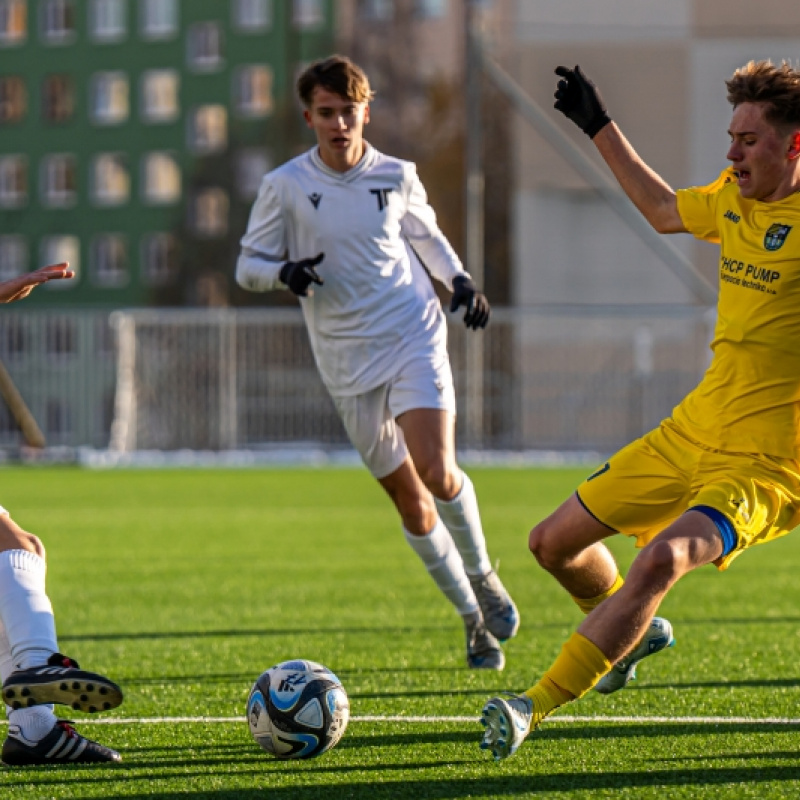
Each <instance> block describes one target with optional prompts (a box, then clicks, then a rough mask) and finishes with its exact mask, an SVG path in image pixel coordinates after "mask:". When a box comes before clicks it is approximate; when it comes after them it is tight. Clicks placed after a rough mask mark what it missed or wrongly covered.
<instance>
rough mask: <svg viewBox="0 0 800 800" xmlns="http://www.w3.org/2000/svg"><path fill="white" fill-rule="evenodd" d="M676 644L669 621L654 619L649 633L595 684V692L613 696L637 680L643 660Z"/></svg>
mask: <svg viewBox="0 0 800 800" xmlns="http://www.w3.org/2000/svg"><path fill="white" fill-rule="evenodd" d="M674 644H675V637H674V636H673V635H672V625H671V624H670V622H669V620H666V619H664V618H663V617H653V620H652V622H651V623H650V627H649V628H648V629H647V633H645V635H644V636H643V637H642V639H641V641H640V642H639V644H637V645H636V647H634V648H633V650H631V652H630V653H629V654H628V655H627V656H625V658H622V659H620V660H619V661H618V662H617V663H616V664H614V666H613V667H611V669H610V670H609V672H607V673H606V674H605V675H603V677H602V678H600V680H599V681H598V682H597V684H595V687H594V690H595V691H596V692H600V694H612V693H613V692H616V691H619V690H620V689H624V688H625V687H626V686H627V685H628V683H630V682H631V681H634V680H636V665H637V664H638V663H639V662H640V661H641V660H642V659H643V658H647V656H652V655H654V654H655V653H660V652H661V651H662V650H664V649H666V648H667V647H672V646H673V645H674Z"/></svg>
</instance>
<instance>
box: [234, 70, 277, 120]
mask: <svg viewBox="0 0 800 800" xmlns="http://www.w3.org/2000/svg"><path fill="white" fill-rule="evenodd" d="M234 97H235V98H236V99H235V102H236V111H237V113H238V114H239V115H240V116H242V117H266V116H267V114H269V113H270V112H271V111H272V70H271V69H270V68H269V67H268V66H266V65H263V64H253V65H249V66H244V67H240V68H239V69H238V70H237V71H236V74H235V76H234Z"/></svg>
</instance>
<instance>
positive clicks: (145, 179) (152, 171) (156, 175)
mask: <svg viewBox="0 0 800 800" xmlns="http://www.w3.org/2000/svg"><path fill="white" fill-rule="evenodd" d="M142 195H143V199H144V201H145V203H148V204H150V205H169V204H171V203H177V202H178V200H180V199H181V169H180V167H179V166H178V162H177V161H176V159H175V156H173V155H172V154H171V153H164V152H153V153H147V154H146V155H145V156H144V157H143V159H142Z"/></svg>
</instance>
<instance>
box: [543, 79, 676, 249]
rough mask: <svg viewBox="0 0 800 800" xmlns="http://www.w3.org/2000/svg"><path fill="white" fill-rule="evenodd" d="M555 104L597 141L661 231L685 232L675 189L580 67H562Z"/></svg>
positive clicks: (616, 173)
mask: <svg viewBox="0 0 800 800" xmlns="http://www.w3.org/2000/svg"><path fill="white" fill-rule="evenodd" d="M556 75H559V76H560V77H561V80H560V81H559V82H558V86H557V88H556V92H555V98H556V102H555V104H554V105H555V108H557V109H558V110H559V111H560V112H561V113H562V114H564V115H565V116H566V117H568V118H569V119H571V120H572V121H573V122H574V123H575V124H576V125H577V126H578V127H579V128H580V129H581V130H582V131H583V132H584V133H585V134H586V135H587V136H589V138H590V139H591V140H592V141H593V142H594V144H595V146H596V147H597V150H598V152H599V153H600V155H601V156H602V157H603V159H604V160H605V162H606V164H608V166H609V168H610V169H611V171H612V172H613V173H614V177H615V178H616V179H617V181H618V183H619V185H620V186H621V187H622V190H623V191H624V192H625V194H627V195H628V197H629V198H630V200H631V202H632V203H633V204H634V205H635V206H636V208H638V209H639V211H641V213H642V215H643V216H644V217H645V219H646V220H647V221H648V222H649V223H650V224H651V225H652V226H653V228H655V229H656V230H657V231H658V232H659V233H684V232H686V227H685V226H684V224H683V220H682V219H681V216H680V214H679V213H678V199H677V196H676V194H675V192H674V191H673V189H672V188H671V187H670V186H669V184H667V182H666V181H665V180H664V179H663V178H662V177H661V176H660V175H658V174H657V173H656V172H654V171H653V170H652V169H651V168H650V167H649V166H647V164H645V162H644V161H642V159H641V158H640V157H639V154H638V153H637V152H636V151H635V150H634V149H633V145H631V143H630V142H629V141H628V140H627V139H626V138H625V136H624V134H623V133H622V131H621V130H620V129H619V127H618V126H617V124H616V123H615V122H614V121H613V120H612V119H611V118H610V117H609V116H608V113H607V111H606V107H605V103H604V102H603V98H602V97H601V96H600V92H599V91H598V90H597V87H596V86H595V85H594V83H593V82H592V81H591V80H590V79H589V78H587V77H586V76H585V75H584V74H583V72H581V68H580V67H577V66H576V67H575V69H569V68H567V67H558V68H557V69H556Z"/></svg>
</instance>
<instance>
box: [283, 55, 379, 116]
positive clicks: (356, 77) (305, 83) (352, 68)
mask: <svg viewBox="0 0 800 800" xmlns="http://www.w3.org/2000/svg"><path fill="white" fill-rule="evenodd" d="M317 86H321V87H322V88H323V89H327V90H328V91H329V92H333V93H334V94H338V95H339V96H340V97H344V98H345V99H346V100H352V101H353V102H355V103H368V102H369V101H370V100H372V98H373V97H374V95H375V93H374V92H373V91H372V89H371V88H370V85H369V78H367V76H366V73H365V72H364V70H363V69H361V67H359V66H358V64H355V63H353V62H352V61H351V60H350V59H349V58H348V57H347V56H340V55H333V56H329V57H328V58H323V59H320V60H319V61H315V62H314V63H313V64H310V65H309V66H308V67H306V69H304V70H303V72H302V74H301V75H300V77H299V78H298V79H297V94H298V96H299V97H300V100H301V101H302V103H303V105H304V106H306V108H308V107H309V106H310V105H311V98H312V97H313V95H314V89H316V88H317Z"/></svg>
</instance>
